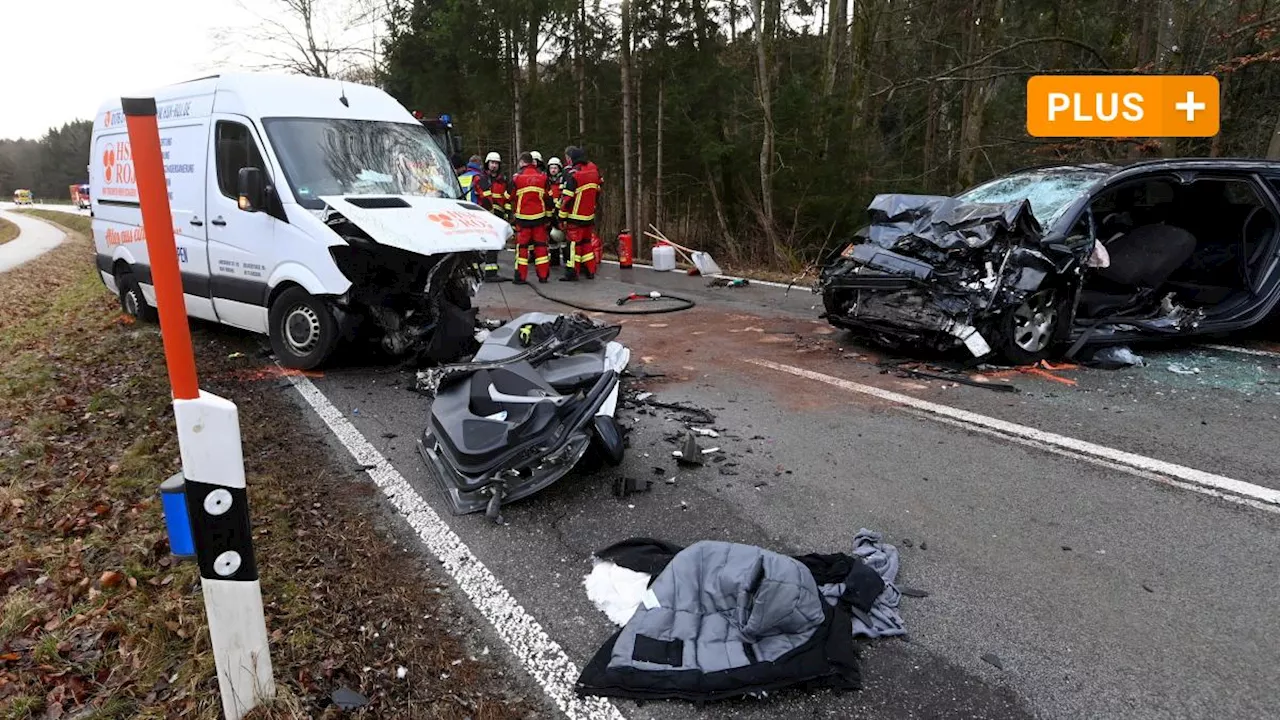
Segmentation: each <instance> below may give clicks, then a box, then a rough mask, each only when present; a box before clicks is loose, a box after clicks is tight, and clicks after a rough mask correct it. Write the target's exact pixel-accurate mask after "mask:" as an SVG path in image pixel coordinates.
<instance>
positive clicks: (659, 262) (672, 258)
mask: <svg viewBox="0 0 1280 720" xmlns="http://www.w3.org/2000/svg"><path fill="white" fill-rule="evenodd" d="M653 269H654V270H657V271H659V272H668V271H671V270H675V269H676V249H675V248H673V247H671V246H670V245H655V246H654V248H653Z"/></svg>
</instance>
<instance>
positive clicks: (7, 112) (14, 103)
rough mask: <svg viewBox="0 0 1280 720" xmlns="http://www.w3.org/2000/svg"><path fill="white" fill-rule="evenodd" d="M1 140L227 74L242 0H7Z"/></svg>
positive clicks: (1, 10) (0, 13)
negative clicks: (226, 34)
mask: <svg viewBox="0 0 1280 720" xmlns="http://www.w3.org/2000/svg"><path fill="white" fill-rule="evenodd" d="M0 6H2V7H0V27H3V28H4V29H3V37H0V73H2V74H3V75H2V76H0V138H16V137H27V138H39V137H40V136H41V135H43V134H44V132H45V130H47V129H48V128H49V127H50V126H54V125H61V124H62V123H64V122H68V121H71V120H76V119H91V118H92V117H93V115H94V113H95V112H96V111H97V109H98V105H99V104H100V103H101V102H102V101H103V100H105V99H107V98H108V97H117V98H118V97H120V96H121V95H123V94H129V93H136V92H140V91H142V92H145V91H146V90H149V89H152V88H155V87H159V86H162V85H166V84H169V83H173V82H179V81H182V80H189V79H191V78H195V77H200V76H202V75H208V74H211V73H213V72H216V71H217V70H218V65H219V62H218V61H219V59H221V58H225V57H227V55H228V53H227V52H226V51H225V49H222V50H219V48H218V47H217V46H216V44H215V42H214V38H213V31H214V30H215V29H216V28H223V27H236V26H243V25H245V24H247V23H250V22H253V21H254V18H253V16H252V15H249V14H248V13H246V12H244V11H243V10H241V9H240V7H239V6H238V5H237V4H236V2H235V0H115V2H110V3H105V2H102V1H101V0H0Z"/></svg>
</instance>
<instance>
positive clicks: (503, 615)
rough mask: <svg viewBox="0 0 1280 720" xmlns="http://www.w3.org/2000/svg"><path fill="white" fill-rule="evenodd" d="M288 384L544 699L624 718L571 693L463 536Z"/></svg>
mask: <svg viewBox="0 0 1280 720" xmlns="http://www.w3.org/2000/svg"><path fill="white" fill-rule="evenodd" d="M289 380H290V381H291V382H292V383H293V386H294V387H295V388H297V390H298V392H299V393H301V395H302V397H303V398H305V399H306V401H307V402H308V403H309V404H310V405H311V408H312V409H313V410H315V411H316V414H317V415H319V416H320V419H322V420H324V422H325V424H326V425H328V426H329V430H330V431H332V432H333V434H334V436H335V437H337V438H338V440H339V441H340V442H341V443H342V444H343V446H344V447H346V448H347V451H348V452H350V453H351V457H353V458H355V460H356V462H358V463H360V464H362V465H365V466H371V467H370V468H369V469H368V470H367V471H366V472H368V474H369V477H370V479H372V480H373V482H374V484H375V485H377V486H378V488H379V489H381V490H382V492H383V494H384V495H386V496H387V498H388V499H389V500H390V501H391V505H392V506H393V507H394V508H395V509H396V511H398V512H399V513H400V514H401V515H403V516H404V517H405V519H406V520H407V521H408V522H409V526H410V527H412V528H413V530H414V532H416V533H417V534H418V538H419V539H420V540H421V541H422V544H423V545H425V546H426V547H427V549H428V550H430V551H431V553H432V554H433V555H435V556H436V558H437V559H439V560H440V564H441V566H442V567H443V568H444V570H445V572H446V573H448V574H449V576H450V577H451V578H453V581H454V582H456V583H457V584H458V587H459V588H461V589H462V591H463V592H464V593H466V595H467V597H468V598H470V600H471V602H472V604H473V605H475V607H476V609H478V610H479V611H480V613H481V614H482V615H484V617H485V619H486V620H488V621H489V623H490V624H491V625H493V629H494V630H495V631H496V632H497V633H498V637H500V638H502V641H503V642H505V643H506V644H507V647H508V648H510V649H511V653H512V654H513V655H515V657H516V659H518V660H519V661H520V663H521V664H523V665H524V667H525V668H526V669H527V670H528V671H529V674H530V675H532V676H533V679H534V680H535V681H536V682H537V683H538V685H539V686H540V687H541V688H542V690H543V692H545V693H546V694H547V697H548V698H550V699H551V701H552V703H554V704H555V705H556V707H558V708H560V710H561V712H563V713H564V714H565V716H566V717H569V718H571V719H572V720H578V719H579V718H582V719H584V720H585V719H587V718H590V719H591V720H597V719H599V720H623V718H625V716H624V715H623V714H622V712H621V711H620V710H618V708H617V706H615V705H614V704H613V703H612V702H610V701H609V700H607V699H605V698H600V697H585V698H582V697H578V696H577V694H576V693H575V692H574V684H575V683H576V682H577V679H578V675H579V674H581V670H580V669H579V668H578V666H577V665H576V664H574V662H573V661H572V660H570V659H569V656H568V655H566V654H565V652H564V650H563V649H561V647H560V645H559V643H557V642H556V641H554V640H552V639H551V636H549V635H548V634H547V632H546V630H544V629H543V628H542V625H540V624H539V623H538V621H537V620H535V619H534V618H533V616H532V615H530V614H529V613H528V612H527V611H526V610H525V609H524V608H523V607H522V606H521V605H520V603H519V602H518V601H517V600H516V599H515V598H514V597H512V595H511V593H510V592H508V591H507V589H506V588H505V587H503V586H502V583H500V582H499V581H498V578H497V577H495V576H494V574H493V573H492V572H490V571H489V568H487V567H485V566H484V565H483V564H482V563H481V562H480V560H479V559H478V558H476V556H475V555H473V554H472V553H471V550H470V548H468V547H467V545H466V543H464V542H463V541H462V538H460V537H458V535H457V534H456V533H455V532H453V530H451V529H450V528H449V526H448V524H446V523H445V522H444V520H443V519H441V518H440V515H438V514H437V513H436V511H435V510H433V509H432V508H431V506H430V505H428V504H427V502H426V501H425V500H423V498H422V496H421V495H419V494H418V492H417V491H416V490H414V489H413V486H412V485H410V484H409V481H408V480H405V478H404V476H403V475H401V474H400V473H399V472H398V471H397V470H396V469H395V468H394V467H392V466H391V463H390V462H389V461H388V460H387V459H386V457H384V456H383V455H382V453H380V452H378V450H377V448H375V447H374V446H373V445H372V444H370V442H369V441H368V440H366V439H365V437H364V435H362V434H361V433H360V431H359V430H357V429H356V427H355V426H354V425H352V424H351V421H350V420H347V418H346V417H344V416H343V414H342V411H340V410H338V408H336V407H334V405H333V403H331V402H329V399H328V398H327V397H325V396H324V393H322V392H320V389H319V388H317V387H316V386H315V384H314V383H312V382H311V380H309V379H308V378H305V377H300V376H291V377H290V378H289Z"/></svg>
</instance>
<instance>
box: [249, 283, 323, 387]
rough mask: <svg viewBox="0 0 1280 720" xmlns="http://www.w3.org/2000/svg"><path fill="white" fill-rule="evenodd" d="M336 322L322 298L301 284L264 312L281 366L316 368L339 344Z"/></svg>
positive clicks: (287, 291)
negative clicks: (301, 286) (303, 287)
mask: <svg viewBox="0 0 1280 720" xmlns="http://www.w3.org/2000/svg"><path fill="white" fill-rule="evenodd" d="M338 336H339V329H338V321H337V319H336V318H334V316H333V312H332V311H330V310H329V306H328V304H326V303H325V301H324V300H322V299H320V298H318V297H316V296H314V295H312V294H311V293H309V292H307V291H306V290H303V289H302V288H300V287H292V288H289V289H288V290H285V291H284V292H282V293H280V296H279V297H277V298H276V299H275V302H273V303H271V309H270V310H269V311H268V313H267V337H268V338H270V340H271V350H272V352H274V353H275V356H276V359H277V360H279V361H280V364H281V365H284V366H285V367H288V368H295V369H298V370H312V369H314V368H317V367H319V366H320V365H322V364H323V363H324V361H325V360H328V359H329V356H330V355H332V354H333V350H334V348H336V347H337V346H338Z"/></svg>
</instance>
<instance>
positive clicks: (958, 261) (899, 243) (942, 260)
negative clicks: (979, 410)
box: [816, 166, 1107, 359]
mask: <svg viewBox="0 0 1280 720" xmlns="http://www.w3.org/2000/svg"><path fill="white" fill-rule="evenodd" d="M1106 174H1107V171H1106V170H1104V169H1103V168H1099V167H1091V166H1082V167H1079V168H1070V169H1063V168H1058V169H1044V170H1037V171H1028V172H1024V173H1019V174H1014V175H1010V176H1006V177H1003V178H999V179H997V180H994V181H992V182H989V183H986V184H984V185H980V186H978V187H976V188H974V189H973V190H970V191H968V192H966V193H963V194H961V195H959V196H957V197H943V196H930V195H897V194H886V195H879V196H877V197H876V198H875V199H874V200H873V201H872V203H871V205H870V207H869V208H868V211H869V214H870V220H871V222H870V224H869V225H867V226H866V227H864V228H863V229H862V230H860V231H859V232H858V233H857V235H856V237H855V239H854V241H853V242H851V243H850V244H849V245H847V246H846V247H845V248H844V250H843V251H842V252H841V253H840V255H839V256H838V257H837V258H835V259H834V260H833V261H831V262H830V263H828V265H827V266H826V267H825V268H824V269H823V272H822V275H821V278H820V282H819V285H818V287H817V288H816V290H817V291H818V292H821V293H822V295H823V304H824V308H825V313H824V316H825V317H826V318H827V320H828V321H829V322H830V323H831V324H832V325H834V326H836V327H840V328H844V329H849V330H855V331H859V332H863V333H866V334H870V335H872V336H874V337H876V338H877V339H879V340H880V341H882V342H886V343H888V344H892V345H896V344H903V343H907V344H914V345H924V346H929V347H933V348H936V349H939V350H949V349H951V348H954V347H957V346H959V345H964V346H965V347H966V348H967V349H968V350H969V352H970V353H972V354H973V355H974V356H975V357H984V356H986V355H988V354H991V353H992V352H998V353H1000V354H1002V355H1006V356H1008V355H1017V354H1019V351H1018V348H1019V346H1022V354H1031V353H1034V352H1040V351H1042V350H1043V349H1044V347H1047V345H1048V344H1049V343H1050V342H1052V341H1053V340H1055V339H1058V333H1059V331H1060V330H1061V329H1062V328H1064V327H1065V324H1063V322H1065V318H1063V319H1062V322H1060V317H1059V307H1058V305H1057V304H1056V303H1060V302H1061V300H1062V298H1064V297H1066V296H1068V295H1069V293H1068V292H1059V291H1060V290H1066V289H1067V288H1066V287H1065V285H1068V284H1069V283H1070V282H1071V278H1072V277H1074V276H1075V273H1074V271H1075V270H1076V269H1077V268H1078V267H1079V263H1080V261H1081V260H1082V257H1083V255H1087V253H1088V252H1089V248H1088V247H1087V245H1081V244H1072V243H1068V242H1067V241H1066V238H1065V237H1063V233H1061V232H1059V231H1057V230H1056V228H1058V227H1059V226H1060V225H1061V224H1062V223H1060V222H1059V221H1060V220H1061V219H1062V218H1063V217H1064V216H1067V215H1069V214H1070V213H1071V212H1072V211H1073V209H1074V208H1078V206H1079V204H1080V202H1082V201H1083V198H1085V197H1086V196H1087V194H1088V191H1089V190H1090V189H1091V188H1092V187H1094V186H1095V185H1096V184H1097V183H1098V182H1100V181H1101V180H1102V179H1103V178H1105V177H1106ZM1045 226H1048V227H1049V228H1050V231H1046V230H1045V229H1044V227H1045ZM1015 314H1017V315H1019V316H1025V318H1024V319H1025V320H1026V323H1023V325H1026V327H1027V328H1031V330H1026V329H1025V328H1022V326H1021V325H1018V324H1017V321H1016V320H1015V318H1014V315H1015ZM1037 328H1038V329H1037ZM1033 331H1034V332H1040V333H1042V334H1041V335H1037V336H1036V337H1035V338H1034V340H1035V342H1034V343H1030V344H1029V342H1028V337H1026V336H1024V337H1022V338H1018V337H1015V335H1018V334H1019V333H1025V332H1033ZM1044 333H1048V335H1044ZM1020 340H1021V341H1022V342H1020ZM1015 359H1024V358H1015Z"/></svg>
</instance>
